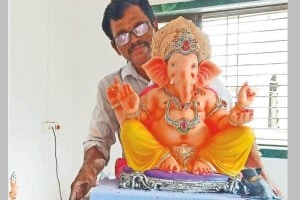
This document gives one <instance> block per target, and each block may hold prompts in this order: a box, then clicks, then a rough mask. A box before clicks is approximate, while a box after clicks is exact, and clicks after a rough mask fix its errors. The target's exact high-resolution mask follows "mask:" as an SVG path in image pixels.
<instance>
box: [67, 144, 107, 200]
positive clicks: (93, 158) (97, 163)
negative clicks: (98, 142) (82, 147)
mask: <svg viewBox="0 0 300 200" xmlns="http://www.w3.org/2000/svg"><path fill="white" fill-rule="evenodd" d="M104 166H105V159H104V156H103V153H102V152H100V151H99V149H98V148H97V147H96V146H94V147H91V148H90V149H88V150H87V151H86V152H85V154H84V162H83V165H82V167H81V168H80V170H79V172H78V174H77V176H76V178H75V180H74V181H73V183H72V185H71V194H70V200H79V199H81V198H82V197H84V196H85V195H86V194H87V192H88V191H89V190H90V189H91V188H92V187H94V186H96V185H97V175H98V174H99V173H100V172H101V171H102V170H103V168H104Z"/></svg>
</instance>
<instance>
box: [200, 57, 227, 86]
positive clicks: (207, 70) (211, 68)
mask: <svg viewBox="0 0 300 200" xmlns="http://www.w3.org/2000/svg"><path fill="white" fill-rule="evenodd" d="M221 71H222V70H221V69H220V68H219V67H218V66H217V65H215V64H214V63H213V62H211V61H209V60H204V61H202V62H201V63H200V64H199V67H198V80H197V82H196V85H197V86H198V87H202V86H204V85H209V83H210V82H211V81H212V80H214V79H215V78H216V77H217V76H218V75H219V74H220V73H221Z"/></svg>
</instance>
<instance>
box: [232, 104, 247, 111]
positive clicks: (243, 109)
mask: <svg viewBox="0 0 300 200" xmlns="http://www.w3.org/2000/svg"><path fill="white" fill-rule="evenodd" d="M235 108H236V109H238V110H239V111H241V112H244V111H245V110H247V109H249V107H247V106H245V105H244V104H242V103H240V102H235Z"/></svg>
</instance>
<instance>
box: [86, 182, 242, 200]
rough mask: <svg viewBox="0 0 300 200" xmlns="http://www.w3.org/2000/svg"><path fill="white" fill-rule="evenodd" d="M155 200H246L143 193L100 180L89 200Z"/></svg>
mask: <svg viewBox="0 0 300 200" xmlns="http://www.w3.org/2000/svg"><path fill="white" fill-rule="evenodd" d="M107 199H116V200H157V199H166V200H168V199H172V200H175V199H180V200H185V199H186V200H190V199H201V200H228V199H247V198H242V197H241V196H240V195H234V194H226V193H222V194H220V193H181V192H168V191H156V190H153V191H144V190H132V189H123V188H119V187H118V181H117V180H115V179H113V180H107V179H106V180H100V185H99V186H96V187H94V188H93V189H92V191H91V194H90V200H107Z"/></svg>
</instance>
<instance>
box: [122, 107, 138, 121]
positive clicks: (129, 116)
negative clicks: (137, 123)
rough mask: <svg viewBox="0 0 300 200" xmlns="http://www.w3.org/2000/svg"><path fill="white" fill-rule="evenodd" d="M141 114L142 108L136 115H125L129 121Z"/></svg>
mask: <svg viewBox="0 0 300 200" xmlns="http://www.w3.org/2000/svg"><path fill="white" fill-rule="evenodd" d="M140 114H141V109H140V108H139V109H138V110H137V111H136V112H135V113H132V114H127V113H125V115H126V117H127V118H128V119H133V118H136V117H138V116H140Z"/></svg>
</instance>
